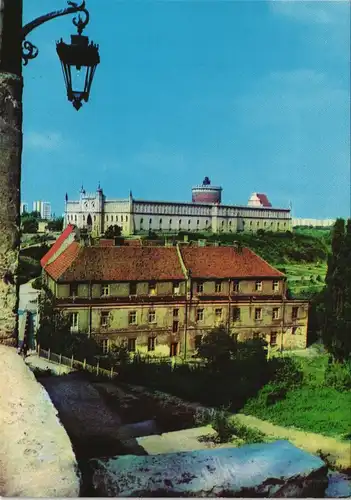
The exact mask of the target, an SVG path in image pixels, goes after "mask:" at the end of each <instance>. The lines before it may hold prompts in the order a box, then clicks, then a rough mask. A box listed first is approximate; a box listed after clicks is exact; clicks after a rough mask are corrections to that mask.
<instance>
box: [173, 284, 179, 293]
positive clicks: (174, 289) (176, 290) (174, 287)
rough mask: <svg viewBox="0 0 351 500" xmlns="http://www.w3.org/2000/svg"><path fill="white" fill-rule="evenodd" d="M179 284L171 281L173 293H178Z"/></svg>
mask: <svg viewBox="0 0 351 500" xmlns="http://www.w3.org/2000/svg"><path fill="white" fill-rule="evenodd" d="M179 292H180V285H179V283H173V295H179Z"/></svg>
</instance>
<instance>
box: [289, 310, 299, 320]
mask: <svg viewBox="0 0 351 500" xmlns="http://www.w3.org/2000/svg"><path fill="white" fill-rule="evenodd" d="M298 312H299V308H298V307H293V308H292V311H291V319H292V320H293V321H295V320H296V319H297V316H298Z"/></svg>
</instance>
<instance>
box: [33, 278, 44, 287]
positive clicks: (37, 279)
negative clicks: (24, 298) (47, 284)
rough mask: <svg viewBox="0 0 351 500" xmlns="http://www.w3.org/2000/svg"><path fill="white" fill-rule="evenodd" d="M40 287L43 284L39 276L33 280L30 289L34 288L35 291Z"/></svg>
mask: <svg viewBox="0 0 351 500" xmlns="http://www.w3.org/2000/svg"><path fill="white" fill-rule="evenodd" d="M42 286H43V282H42V279H41V276H38V277H37V278H35V280H33V281H32V288H34V289H35V290H41V288H42Z"/></svg>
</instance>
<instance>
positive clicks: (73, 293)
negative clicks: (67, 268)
mask: <svg viewBox="0 0 351 500" xmlns="http://www.w3.org/2000/svg"><path fill="white" fill-rule="evenodd" d="M69 294H70V296H71V297H76V296H77V295H78V283H71V285H70V292H69Z"/></svg>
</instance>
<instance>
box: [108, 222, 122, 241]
mask: <svg viewBox="0 0 351 500" xmlns="http://www.w3.org/2000/svg"><path fill="white" fill-rule="evenodd" d="M121 234H122V228H121V227H120V226H117V224H115V225H114V226H109V227H108V228H107V229H106V231H105V234H104V237H105V238H108V239H112V238H118V237H119V236H121Z"/></svg>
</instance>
